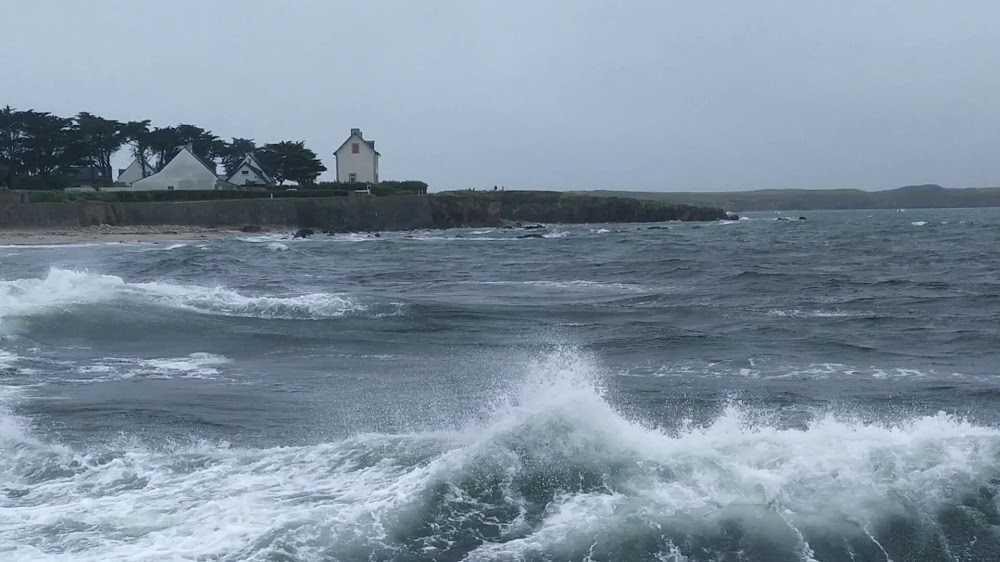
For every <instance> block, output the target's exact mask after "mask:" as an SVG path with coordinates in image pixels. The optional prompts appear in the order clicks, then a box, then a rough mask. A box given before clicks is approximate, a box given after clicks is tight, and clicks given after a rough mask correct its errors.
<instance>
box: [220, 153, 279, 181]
mask: <svg viewBox="0 0 1000 562" xmlns="http://www.w3.org/2000/svg"><path fill="white" fill-rule="evenodd" d="M226 181H228V182H229V183H231V184H233V185H240V186H258V187H273V186H275V185H278V182H276V181H274V178H272V177H271V175H270V174H268V173H267V172H266V171H264V167H263V166H261V165H260V162H258V161H257V158H256V157H255V156H254V155H253V153H252V152H251V153H250V154H247V155H246V156H244V157H243V161H242V162H240V165H239V166H237V167H236V169H235V170H233V173H232V174H230V175H229V177H228V178H226Z"/></svg>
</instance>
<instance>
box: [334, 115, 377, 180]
mask: <svg viewBox="0 0 1000 562" xmlns="http://www.w3.org/2000/svg"><path fill="white" fill-rule="evenodd" d="M333 155H334V156H335V157H336V158H337V181H338V182H340V183H371V184H377V183H378V160H379V157H380V156H382V155H381V154H379V153H378V151H376V150H375V141H371V140H365V138H364V135H362V134H361V129H351V136H349V137H347V140H346V141H344V144H342V145H340V148H338V149H337V151H336V152H334V153H333Z"/></svg>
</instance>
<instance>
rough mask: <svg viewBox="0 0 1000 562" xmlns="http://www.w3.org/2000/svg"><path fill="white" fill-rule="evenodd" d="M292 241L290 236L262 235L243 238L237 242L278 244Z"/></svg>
mask: <svg viewBox="0 0 1000 562" xmlns="http://www.w3.org/2000/svg"><path fill="white" fill-rule="evenodd" d="M291 239H292V236H291V235H290V234H261V235H259V236H242V237H240V238H237V240H240V241H243V242H253V243H260V242H265V243H266V242H277V241H284V240H291Z"/></svg>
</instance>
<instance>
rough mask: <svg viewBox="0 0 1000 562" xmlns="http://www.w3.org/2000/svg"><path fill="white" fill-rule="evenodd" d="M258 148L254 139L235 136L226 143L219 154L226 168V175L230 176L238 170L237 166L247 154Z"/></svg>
mask: <svg viewBox="0 0 1000 562" xmlns="http://www.w3.org/2000/svg"><path fill="white" fill-rule="evenodd" d="M256 148H257V145H256V144H255V143H254V141H253V139H238V138H234V139H233V140H232V142H227V143H225V146H223V148H222V153H221V154H220V155H219V157H220V159H221V160H222V167H223V168H224V169H225V170H226V175H227V176H230V175H232V174H233V172H235V171H236V168H237V166H239V165H240V162H242V161H243V158H245V157H246V155H247V154H250V153H251V152H253V151H254V150H255V149H256Z"/></svg>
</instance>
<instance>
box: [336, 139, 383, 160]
mask: <svg viewBox="0 0 1000 562" xmlns="http://www.w3.org/2000/svg"><path fill="white" fill-rule="evenodd" d="M355 137H357V138H358V140H360V141H362V142H363V143H365V144H367V145H368V146H369V147H370V148H371V149H372V150H373V151H375V154H377V155H379V156H382V155H381V154H379V151H377V150H375V141H370V140H365V138H364V137H363V136H361V133H351V136H349V137H347V140H345V141H344V144H342V145H340V147H338V148H337V150H334V151H333V153H334V154H337V153H338V152H340V149H342V148H344V147H345V146H347V143H349V142H351V139H353V138H355Z"/></svg>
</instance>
